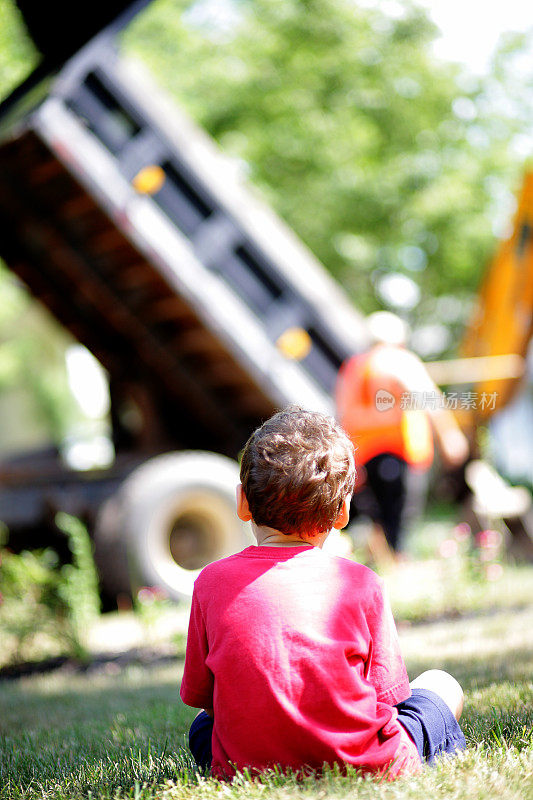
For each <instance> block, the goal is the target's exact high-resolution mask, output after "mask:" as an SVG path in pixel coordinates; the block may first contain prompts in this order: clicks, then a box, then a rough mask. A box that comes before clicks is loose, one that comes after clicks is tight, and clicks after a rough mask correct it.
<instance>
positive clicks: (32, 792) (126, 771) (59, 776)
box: [0, 667, 195, 800]
mask: <svg viewBox="0 0 533 800" xmlns="http://www.w3.org/2000/svg"><path fill="white" fill-rule="evenodd" d="M176 673H177V669H176V667H174V668H173V669H172V670H171V669H170V668H168V667H167V668H165V669H164V670H150V671H146V670H145V671H144V673H143V672H142V671H141V670H138V669H136V670H126V671H124V672H123V673H120V674H117V675H114V676H112V677H110V676H97V677H95V678H93V680H92V681H89V680H87V679H85V680H83V678H81V677H79V676H75V677H70V676H69V677H67V678H65V676H60V675H55V676H48V677H47V678H46V679H39V680H35V681H31V682H29V681H28V682H26V683H20V684H18V685H16V684H13V683H12V682H11V683H10V684H9V685H5V686H2V687H1V690H0V708H1V709H2V711H1V713H0V798H9V800H14V799H15V798H22V797H41V796H42V795H43V794H44V793H45V791H51V792H52V794H51V795H50V796H51V797H54V798H55V797H58V798H61V797H63V796H64V797H65V798H67V797H68V798H69V800H70V798H77V797H87V796H90V793H91V792H92V793H93V795H95V794H96V795H97V796H99V797H108V796H109V797H113V796H114V795H115V794H116V792H117V790H118V788H119V787H122V788H125V787H131V786H133V785H134V784H135V783H136V782H137V783H138V784H139V785H143V784H147V785H153V786H156V785H160V784H162V783H164V782H165V781H167V780H174V781H178V782H179V781H182V780H184V778H186V779H189V778H190V776H191V774H192V773H193V772H194V770H193V767H192V764H191V761H190V756H189V755H188V752H187V750H186V743H187V731H188V728H189V726H190V723H191V721H192V718H193V717H194V715H195V711H194V709H189V708H187V707H185V706H184V705H183V704H182V703H181V701H180V699H179V696H178V687H179V681H178V675H177V674H176ZM53 787H55V788H53Z"/></svg>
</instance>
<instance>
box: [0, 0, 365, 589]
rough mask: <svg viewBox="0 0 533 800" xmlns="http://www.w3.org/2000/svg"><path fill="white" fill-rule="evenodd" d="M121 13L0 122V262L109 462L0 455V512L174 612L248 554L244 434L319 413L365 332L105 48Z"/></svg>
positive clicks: (111, 44)
mask: <svg viewBox="0 0 533 800" xmlns="http://www.w3.org/2000/svg"><path fill="white" fill-rule="evenodd" d="M115 5H116V4H115ZM122 5H123V4H122ZM143 5H145V3H144V2H141V3H138V4H137V5H136V6H135V7H134V8H133V11H135V10H138V9H139V8H140V7H142V6H143ZM29 7H30V8H31V7H32V4H29ZM33 11H34V12H35V11H36V9H35V8H34V9H33ZM131 16H132V9H131V8H129V9H126V10H125V11H124V12H123V14H122V15H119V16H118V17H117V18H116V19H115V20H113V21H112V22H111V23H110V24H109V25H108V26H107V27H105V28H104V29H103V30H101V31H99V32H98V33H97V34H96V35H95V36H94V37H93V38H92V39H91V40H90V41H88V42H86V43H85V44H84V45H83V46H82V47H81V49H80V50H79V51H78V52H76V53H75V54H74V55H71V54H69V55H71V57H69V58H68V59H67V60H66V62H65V63H64V64H63V65H61V66H60V67H59V68H57V65H56V71H55V74H54V75H53V76H52V77H51V76H50V75H48V77H47V83H46V91H45V90H44V89H43V84H42V82H38V83H37V84H36V83H35V81H33V82H32V80H31V79H30V80H29V81H28V91H26V92H25V91H22V92H21V91H20V90H17V91H16V92H15V96H14V97H12V98H9V99H8V101H7V102H6V103H5V104H4V106H3V110H2V111H0V114H1V117H0V136H1V140H0V256H1V257H2V258H3V259H4V261H5V262H6V264H7V266H8V267H9V269H10V270H12V271H13V272H14V273H15V274H16V275H17V276H18V278H19V279H20V280H21V281H22V282H23V284H24V285H25V286H26V287H27V288H28V289H29V291H30V292H31V293H32V294H33V295H34V297H35V298H36V299H37V300H38V301H39V302H40V303H41V304H42V305H43V306H44V307H45V308H46V309H47V310H48V311H49V312H50V313H51V314H52V315H53V317H55V319H56V320H58V321H59V323H60V324H61V325H62V326H63V327H64V328H65V329H66V330H67V331H68V332H69V333H70V334H71V335H72V337H73V338H74V339H75V340H76V341H78V342H80V343H81V344H83V345H84V346H85V347H87V348H88V349H89V350H90V352H91V353H92V354H93V355H94V356H95V357H96V358H97V359H98V361H99V362H100V363H101V364H102V365H103V367H104V368H105V370H106V371H107V373H108V376H109V387H110V396H111V409H112V410H111V422H112V439H113V445H114V451H115V458H114V461H113V463H112V464H111V466H110V467H108V468H106V469H98V470H89V471H75V470H72V469H69V468H67V467H66V466H65V464H64V463H62V462H61V460H60V459H59V457H58V454H57V452H56V451H55V450H54V449H53V448H51V449H50V450H47V451H41V452H40V453H26V454H24V455H23V456H22V455H19V456H14V457H10V458H4V460H3V461H2V462H0V520H1V521H3V522H4V524H5V525H6V526H7V528H8V530H9V536H10V538H9V546H10V547H12V548H14V549H20V548H21V547H26V546H30V545H31V546H45V545H47V544H49V543H50V537H51V536H52V535H53V534H54V533H55V532H57V531H56V529H55V523H54V519H55V515H56V513H57V512H58V511H66V512H68V513H70V514H73V515H76V516H79V517H80V518H81V519H83V520H84V521H85V523H86V524H87V526H88V529H89V531H90V534H91V536H92V537H93V540H94V546H95V558H96V563H97V567H98V570H99V574H100V578H101V582H102V588H103V591H104V592H105V593H106V594H107V595H108V596H110V597H116V596H118V595H120V594H121V593H125V592H126V593H129V592H132V591H135V589H136V588H137V587H140V586H143V585H156V586H159V587H161V588H162V589H163V590H164V591H165V592H167V594H168V595H169V596H170V597H171V598H173V599H177V600H179V599H182V598H186V597H189V596H190V594H191V592H192V585H193V582H194V579H195V577H196V575H197V572H198V570H199V569H200V568H201V567H202V566H204V565H205V564H206V563H208V562H209V561H212V560H214V559H216V558H220V557H222V556H224V555H226V554H228V553H231V552H234V551H236V550H238V549H239V548H242V547H243V546H245V545H246V543H247V542H248V537H249V532H248V530H247V527H246V526H243V524H242V523H240V522H239V521H238V520H237V518H236V515H235V512H234V490H235V485H236V483H237V482H238V465H237V461H236V458H237V457H238V453H239V451H240V449H241V448H242V447H243V445H244V443H245V441H246V439H247V437H248V436H249V435H250V433H251V431H253V430H254V428H255V427H256V426H257V425H259V424H260V423H261V422H262V421H263V420H264V419H265V418H267V417H268V416H269V415H271V414H272V413H273V412H274V411H275V410H276V409H277V408H280V407H284V406H286V405H288V404H291V403H295V404H298V405H301V406H303V407H305V408H309V409H313V410H321V411H324V412H333V410H334V409H333V404H332V388H333V385H334V381H335V377H336V374H337V371H338V368H339V366H340V364H341V363H342V361H343V360H344V359H345V358H346V357H347V356H349V355H351V354H353V353H354V352H356V351H357V350H358V349H362V348H363V347H364V346H365V345H366V334H365V328H364V324H363V320H362V317H361V316H360V315H359V314H358V313H357V312H356V311H355V310H354V308H353V307H352V306H351V304H350V303H349V302H348V300H347V298H346V297H345V295H344V294H343V292H342V291H341V289H340V288H339V287H338V285H337V284H336V283H335V282H334V281H333V279H332V278H331V277H329V275H328V274H327V272H326V271H325V269H324V268H323V267H322V265H321V264H320V263H318V261H317V260H316V259H315V258H314V257H313V255H312V254H311V253H310V252H309V251H308V250H307V249H306V247H305V246H304V245H303V244H302V243H301V242H300V241H299V240H298V239H297V238H296V237H295V235H294V234H293V233H292V232H291V231H290V230H289V229H288V228H287V227H286V226H285V225H284V224H283V223H282V222H281V221H280V220H279V219H278V218H277V217H276V216H275V215H274V214H273V213H272V211H271V210H270V209H269V208H267V207H266V206H265V205H264V204H263V203H262V202H261V201H260V200H259V199H258V198H257V197H256V196H255V195H254V194H253V193H252V192H251V191H250V190H249V189H247V188H245V187H244V186H243V185H242V184H241V183H240V181H239V180H238V178H237V177H236V174H235V170H234V168H233V166H232V164H231V162H229V161H228V160H227V159H225V158H224V157H223V156H222V155H221V153H220V152H219V151H218V150H217V148H216V146H215V145H214V143H213V142H212V141H211V140H210V139H209V138H208V136H207V135H206V134H205V133H204V132H203V131H202V130H200V129H199V128H198V127H197V126H196V125H195V124H194V123H193V122H192V121H191V120H190V119H189V118H188V117H187V116H186V115H185V114H184V113H183V111H181V110H180V109H179V108H177V107H176V106H175V105H174V104H173V103H171V102H170V101H169V100H168V98H166V97H164V96H163V95H162V93H161V92H160V90H159V89H158V88H157V87H156V86H155V85H154V83H153V82H152V80H151V79H150V78H149V76H148V75H147V74H146V73H145V72H144V71H143V69H142V68H141V67H140V65H139V64H137V63H135V62H133V61H130V60H128V59H126V58H124V57H123V56H122V55H120V53H119V50H118V46H117V34H118V33H119V32H120V30H121V29H122V28H123V26H124V24H125V22H127V21H129V19H130V18H131Z"/></svg>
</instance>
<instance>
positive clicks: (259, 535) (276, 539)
mask: <svg viewBox="0 0 533 800" xmlns="http://www.w3.org/2000/svg"><path fill="white" fill-rule="evenodd" d="M252 530H253V532H254V536H255V538H256V539H257V544H258V545H259V546H260V547H303V546H304V545H307V547H322V545H323V544H324V542H325V540H326V537H327V533H318V534H315V535H313V536H306V537H305V538H303V537H302V536H299V535H298V534H295V533H282V532H281V531H278V530H276V529H275V528H267V527H266V526H261V525H255V523H253V522H252Z"/></svg>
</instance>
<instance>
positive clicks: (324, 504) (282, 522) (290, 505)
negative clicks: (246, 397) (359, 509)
mask: <svg viewBox="0 0 533 800" xmlns="http://www.w3.org/2000/svg"><path fill="white" fill-rule="evenodd" d="M355 474H356V473H355V463H354V450H353V445H352V443H351V441H350V439H349V438H348V436H347V435H346V433H345V432H344V430H343V429H342V428H341V427H340V425H339V424H338V423H337V422H336V421H335V420H334V419H333V418H332V417H329V416H327V415H325V414H320V413H317V412H311V411H304V410H303V409H301V408H298V407H296V406H289V407H288V408H286V409H284V410H283V411H280V412H278V413H277V414H274V416H273V417H271V418H270V419H268V420H267V421H266V422H265V423H263V425H261V427H260V428H258V429H257V430H256V431H254V433H253V434H252V435H251V436H250V438H249V439H248V442H247V443H246V446H245V448H244V452H243V456H242V461H241V483H242V486H243V491H244V494H245V496H246V499H247V501H248V506H249V509H250V513H251V514H252V519H253V521H254V522H255V524H256V525H261V526H268V527H269V528H275V529H276V530H278V531H281V532H282V533H285V534H287V535H289V534H305V533H308V534H311V535H314V534H317V533H323V532H324V531H327V530H330V529H331V527H332V526H333V523H334V522H335V520H336V519H337V517H338V515H339V513H340V511H341V508H342V503H343V500H344V498H345V497H346V495H348V494H350V493H351V492H352V491H353V487H354V483H355Z"/></svg>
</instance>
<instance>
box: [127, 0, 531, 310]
mask: <svg viewBox="0 0 533 800" xmlns="http://www.w3.org/2000/svg"><path fill="white" fill-rule="evenodd" d="M211 7H212V6H211ZM209 8H210V5H209V4H208V3H206V2H204V3H197V4H194V5H192V6H191V4H190V3H189V4H188V3H184V2H182V1H181V0H160V2H157V3H155V4H153V5H152V6H150V7H149V8H148V9H147V10H146V12H144V14H142V15H140V17H139V18H138V19H137V21H136V22H135V23H134V25H133V26H132V27H131V28H130V30H129V32H128V34H127V36H126V47H127V49H128V50H129V51H131V52H133V53H135V54H137V55H139V56H141V57H142V58H143V59H144V60H145V61H146V62H147V63H148V65H149V66H150V68H151V69H152V71H153V72H154V73H155V75H156V76H157V78H158V80H159V81H160V82H161V83H162V84H163V86H164V87H165V88H167V89H168V90H169V91H170V92H171V93H172V94H173V95H174V96H175V97H177V98H178V100H179V101H180V102H181V103H182V104H184V105H185V106H186V107H187V108H188V109H189V111H190V112H191V114H192V115H193V117H195V118H196V119H197V120H198V121H199V122H200V123H201V124H202V125H203V126H204V127H205V128H206V129H207V130H208V131H209V132H210V133H211V134H212V135H213V136H214V137H215V139H217V140H218V142H219V143H220V144H221V145H222V147H223V149H225V150H226V152H228V153H229V154H231V155H233V156H234V157H235V158H236V159H239V160H240V161H241V162H242V163H244V164H245V165H246V168H247V170H248V173H249V179H250V180H251V182H252V183H253V184H255V185H256V186H258V187H259V188H260V189H261V190H262V192H263V194H264V195H265V196H266V198H267V200H268V201H269V202H270V203H271V204H272V205H273V206H274V207H275V208H276V210H277V211H278V212H279V213H280V215H281V216H282V217H283V218H284V219H285V220H286V221H287V222H288V223H289V224H290V225H291V226H292V227H293V228H294V229H295V231H296V232H297V233H298V234H299V235H300V237H301V238H302V239H303V240H304V241H305V242H306V243H307V244H308V245H309V247H310V248H311V249H312V250H313V251H314V252H315V254H316V255H317V256H318V257H319V258H320V259H321V261H322V262H323V263H324V264H325V266H326V267H327V268H328V269H329V270H330V271H331V272H332V273H333V274H334V275H335V276H336V277H337V278H338V280H339V281H340V282H341V283H342V284H343V285H344V287H345V288H346V289H347V291H348V292H349V294H350V295H351V297H352V298H353V300H354V302H355V303H356V304H357V305H358V306H359V307H360V308H361V309H362V310H364V311H371V310H373V309H374V308H376V307H377V306H378V305H379V304H380V298H379V297H378V296H376V285H378V284H379V282H380V280H381V278H382V277H383V276H384V275H387V274H389V273H391V272H395V273H396V272H399V273H400V274H405V275H408V276H411V277H414V278H415V280H416V282H417V284H418V285H419V287H420V289H421V296H422V301H421V302H420V304H419V305H418V306H417V308H416V310H415V311H414V312H413V317H414V321H415V322H416V321H417V319H422V320H423V319H424V318H429V317H432V316H433V314H434V310H435V309H434V302H433V298H434V297H435V296H440V295H442V294H448V293H454V294H455V295H459V296H461V295H463V296H469V295H470V294H471V292H472V291H473V290H474V289H475V288H476V286H477V285H478V282H479V277H480V273H481V272H482V270H483V268H484V267H485V264H486V261H487V258H488V256H489V253H490V251H491V249H492V247H493V232H492V227H491V223H492V219H491V216H492V213H493V201H494V197H495V196H497V195H498V192H499V195H501V192H502V187H504V186H505V185H506V183H508V182H509V180H510V178H511V176H513V175H514V174H515V172H516V159H514V160H513V156H512V154H511V153H510V152H509V151H508V148H507V141H506V140H507V138H508V136H509V134H510V128H509V124H508V120H505V119H503V118H496V116H497V115H495V113H494V110H493V109H492V108H491V107H487V104H486V103H485V105H484V104H483V102H482V101H483V85H482V82H480V81H473V80H468V81H467V80H466V77H465V75H464V74H462V73H461V70H460V69H459V67H457V66H453V65H450V64H446V63H439V62H437V61H436V60H435V59H434V57H433V56H432V54H431V50H430V44H431V41H432V38H433V37H434V36H435V33H436V31H435V28H434V26H433V25H432V23H430V21H429V20H428V18H427V16H426V15H425V12H423V11H422V10H420V9H419V8H417V7H416V6H413V5H411V4H409V3H405V4H404V5H403V13H402V14H401V15H399V16H397V17H395V18H391V17H388V16H386V14H385V13H383V12H382V11H380V10H379V9H378V8H375V9H366V8H360V7H358V6H357V5H356V4H354V3H352V2H348V0H284V2H279V0H254V1H253V2H246V3H240V4H237V3H236V4H235V5H234V6H231V8H233V9H234V16H233V17H232V18H231V20H230V24H227V23H225V21H224V20H222V22H221V21H220V19H217V18H215V19H213V18H211V17H210V16H209V13H208V12H209Z"/></svg>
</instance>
